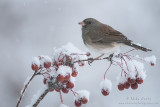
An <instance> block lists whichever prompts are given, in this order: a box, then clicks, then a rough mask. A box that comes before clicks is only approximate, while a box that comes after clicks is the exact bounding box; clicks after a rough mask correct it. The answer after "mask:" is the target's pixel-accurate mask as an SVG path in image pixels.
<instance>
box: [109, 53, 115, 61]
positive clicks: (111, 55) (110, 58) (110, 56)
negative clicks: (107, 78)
mask: <svg viewBox="0 0 160 107" xmlns="http://www.w3.org/2000/svg"><path fill="white" fill-rule="evenodd" d="M113 55H114V53H112V54H110V55H109V57H108V60H109V61H110V62H111V63H112V58H113Z"/></svg>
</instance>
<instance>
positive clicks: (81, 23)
mask: <svg viewBox="0 0 160 107" xmlns="http://www.w3.org/2000/svg"><path fill="white" fill-rule="evenodd" d="M78 24H80V25H81V26H82V27H83V26H85V25H86V24H85V23H84V22H79V23H78Z"/></svg>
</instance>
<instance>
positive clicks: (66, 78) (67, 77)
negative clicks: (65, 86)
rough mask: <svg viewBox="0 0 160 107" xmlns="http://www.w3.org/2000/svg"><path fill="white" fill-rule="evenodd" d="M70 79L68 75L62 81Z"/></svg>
mask: <svg viewBox="0 0 160 107" xmlns="http://www.w3.org/2000/svg"><path fill="white" fill-rule="evenodd" d="M69 79H70V74H69V73H68V74H67V75H66V76H65V77H64V80H66V81H68V80H69Z"/></svg>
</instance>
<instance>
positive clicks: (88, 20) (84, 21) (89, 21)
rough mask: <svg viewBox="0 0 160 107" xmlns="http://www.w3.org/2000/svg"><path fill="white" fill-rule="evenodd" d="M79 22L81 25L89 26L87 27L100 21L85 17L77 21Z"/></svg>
mask: <svg viewBox="0 0 160 107" xmlns="http://www.w3.org/2000/svg"><path fill="white" fill-rule="evenodd" d="M79 24H80V25H81V26H82V27H85V28H89V27H94V26H97V25H99V24H101V23H100V22H99V21H97V20H96V19H94V18H87V19H84V20H83V21H82V22H79Z"/></svg>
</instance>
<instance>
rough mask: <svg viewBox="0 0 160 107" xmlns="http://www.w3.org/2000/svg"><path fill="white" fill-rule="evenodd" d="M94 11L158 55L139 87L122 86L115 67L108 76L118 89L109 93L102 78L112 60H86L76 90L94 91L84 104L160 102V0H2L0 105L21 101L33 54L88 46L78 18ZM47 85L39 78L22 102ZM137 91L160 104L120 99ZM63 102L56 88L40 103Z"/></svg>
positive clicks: (67, 98)
mask: <svg viewBox="0 0 160 107" xmlns="http://www.w3.org/2000/svg"><path fill="white" fill-rule="evenodd" d="M88 17H93V18H96V19H98V20H99V21H101V22H103V23H106V24H108V25H111V26H112V27H114V28H115V29H117V30H119V31H121V32H122V33H123V34H125V35H126V36H127V37H128V38H130V39H131V40H133V41H135V42H136V43H137V42H138V43H141V44H143V46H145V47H148V48H151V49H152V50H153V51H152V52H149V53H144V52H140V51H138V52H136V53H137V54H139V55H140V56H143V57H145V56H150V55H152V54H153V55H156V57H157V65H156V66H155V67H150V66H149V64H145V69H146V70H147V78H146V80H145V81H144V84H142V85H139V88H138V89H137V90H131V89H129V90H124V91H122V92H120V91H118V89H117V86H116V76H117V75H118V73H119V72H120V69H119V68H117V67H116V68H113V67H112V68H111V69H110V71H109V72H108V74H107V77H108V78H109V79H111V80H112V81H113V89H112V92H111V94H110V95H109V96H107V97H104V96H103V95H102V94H101V92H100V88H99V83H100V82H101V80H102V79H103V73H104V72H105V70H106V68H107V66H108V62H105V61H102V62H94V63H93V64H92V66H89V65H87V66H85V67H84V68H82V69H80V72H81V73H80V74H79V76H78V78H77V81H76V84H77V85H76V87H75V90H79V89H87V90H89V91H90V92H91V96H90V101H89V103H88V104H87V105H83V107H135V106H136V107H160V91H159V90H160V85H159V82H160V78H159V76H160V72H159V70H160V66H159V64H160V63H159V54H160V47H159V46H160V45H159V42H160V0H88V1H87V0H79V1H78V0H0V60H1V61H0V72H1V75H0V107H14V106H15V105H16V103H17V99H18V98H19V96H20V90H21V89H22V87H23V83H24V81H25V79H26V78H27V77H28V76H31V75H32V74H33V71H32V70H31V60H32V57H34V56H38V55H52V52H53V50H52V49H53V47H60V46H62V45H65V44H66V43H67V42H72V43H73V44H74V45H75V46H77V47H78V48H79V49H82V50H85V46H84V45H83V42H82V38H81V27H80V26H79V25H78V22H80V21H82V20H83V19H85V18H88ZM128 49H129V48H128ZM125 51H126V50H125ZM42 86H43V83H42V77H37V78H35V79H34V80H33V82H32V83H31V85H30V86H29V88H28V90H27V92H26V94H25V96H24V99H23V100H22V103H21V107H25V106H26V105H28V104H30V101H31V98H32V96H33V94H35V93H36V92H37V91H38V90H39V89H41V87H42ZM131 97H133V98H138V99H140V98H150V99H151V100H142V101H140V102H141V103H142V102H144V103H149V102H151V103H156V104H124V105H123V104H120V103H123V102H127V101H128V100H127V98H129V99H130V98H131ZM63 98H64V103H65V104H66V105H68V106H70V107H73V106H74V103H73V102H74V101H73V95H72V94H67V95H64V96H63ZM134 101H135V102H138V101H137V100H132V102H134ZM59 105H60V99H59V95H58V94H57V93H54V92H53V93H49V94H48V95H47V96H46V97H45V98H44V100H43V101H42V102H41V103H40V104H39V107H59Z"/></svg>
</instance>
